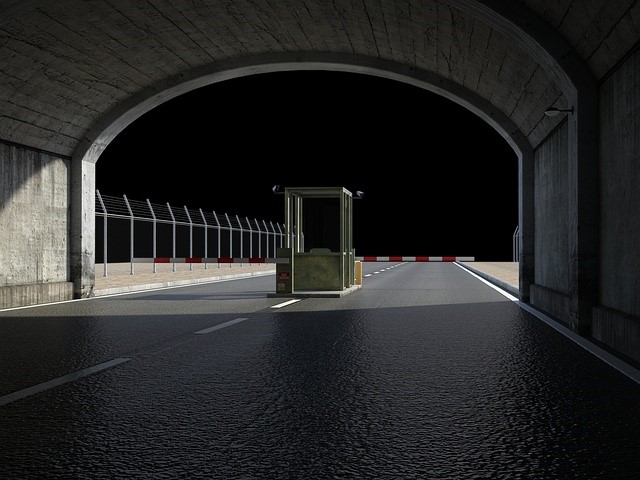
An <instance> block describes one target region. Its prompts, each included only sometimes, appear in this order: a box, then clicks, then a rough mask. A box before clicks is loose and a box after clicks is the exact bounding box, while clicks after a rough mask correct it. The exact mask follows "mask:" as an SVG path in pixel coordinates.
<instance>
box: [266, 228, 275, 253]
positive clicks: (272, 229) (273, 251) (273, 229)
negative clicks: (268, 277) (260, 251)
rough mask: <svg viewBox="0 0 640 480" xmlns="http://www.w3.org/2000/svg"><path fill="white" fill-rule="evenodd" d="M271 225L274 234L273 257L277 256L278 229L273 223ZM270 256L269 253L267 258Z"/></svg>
mask: <svg viewBox="0 0 640 480" xmlns="http://www.w3.org/2000/svg"><path fill="white" fill-rule="evenodd" d="M269 224H270V225H271V231H272V232H273V257H274V258H275V256H276V227H274V226H273V222H271V221H270V222H269ZM268 256H269V252H267V257H268Z"/></svg>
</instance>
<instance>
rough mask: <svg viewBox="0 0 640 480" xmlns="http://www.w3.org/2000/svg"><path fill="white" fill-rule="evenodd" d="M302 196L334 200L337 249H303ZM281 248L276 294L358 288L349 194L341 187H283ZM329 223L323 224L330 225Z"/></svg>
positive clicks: (324, 293) (319, 293)
mask: <svg viewBox="0 0 640 480" xmlns="http://www.w3.org/2000/svg"><path fill="white" fill-rule="evenodd" d="M305 199H338V201H337V202H336V201H335V200H334V201H333V204H336V203H337V204H338V205H339V206H338V208H339V215H337V216H336V217H337V218H339V221H338V223H339V225H333V229H334V231H335V229H336V228H337V229H338V230H339V237H338V238H339V242H338V243H339V248H338V249H337V250H336V249H335V248H334V249H331V248H324V247H315V248H311V249H309V251H305V249H304V225H303V218H304V215H303V213H304V210H303V209H304V204H305ZM284 203H285V233H284V234H285V247H284V248H279V249H278V250H277V253H276V256H277V258H276V262H277V263H276V295H279V296H314V295H315V296H341V295H343V294H345V293H350V292H351V291H353V290H355V289H357V288H359V287H360V286H361V282H359V283H358V282H356V278H355V251H354V249H353V196H352V194H351V192H349V191H348V190H347V189H345V188H343V187H300V188H285V191H284ZM330 227H331V226H323V228H330Z"/></svg>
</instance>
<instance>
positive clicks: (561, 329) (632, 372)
mask: <svg viewBox="0 0 640 480" xmlns="http://www.w3.org/2000/svg"><path fill="white" fill-rule="evenodd" d="M454 264H455V265H457V266H458V267H460V268H461V269H463V270H464V271H465V272H467V273H468V274H470V275H473V276H474V277H476V278H477V279H478V280H480V281H481V282H483V283H486V284H487V285H489V286H490V287H491V288H493V289H494V290H495V291H497V292H499V293H501V294H502V295H504V296H505V297H507V298H508V299H509V300H511V301H512V302H514V303H516V304H517V305H518V306H519V307H520V308H521V309H523V310H526V311H527V312H529V313H530V314H531V315H533V316H534V317H536V318H538V319H539V320H542V321H543V322H544V323H546V324H547V325H549V326H550V327H551V328H553V329H554V330H556V331H557V332H558V333H561V334H562V335H564V336H565V337H567V338H568V339H569V340H572V341H573V342H575V343H577V344H578V345H580V346H581V347H582V348H584V349H585V350H586V351H588V352H589V353H591V354H592V355H595V356H596V357H598V358H599V359H600V360H602V361H603V362H605V363H606V364H608V365H609V366H611V367H613V368H615V369H616V370H618V371H619V372H620V373H622V374H623V375H626V376H627V377H629V378H630V379H631V380H633V381H634V382H636V383H640V370H638V369H637V368H635V367H632V366H631V365H629V364H628V363H626V362H624V361H622V360H620V359H619V358H618V357H616V356H615V355H612V354H610V353H609V352H607V351H606V350H603V349H602V348H600V347H598V346H597V345H595V344H593V343H591V342H590V341H589V340H587V339H586V338H584V337H581V336H580V335H578V334H577V333H575V332H574V331H573V330H571V329H570V328H567V327H565V326H564V325H562V324H561V323H559V322H557V321H556V320H554V319H553V318H551V317H549V316H548V315H545V314H544V313H542V312H540V311H539V310H537V309H536V308H534V307H533V306H531V305H529V304H527V303H524V302H521V301H520V299H519V298H516V297H514V296H513V295H511V294H510V293H508V292H506V291H504V290H502V289H501V288H500V287H497V286H496V285H494V284H492V283H491V282H489V281H488V280H485V279H484V278H482V277H481V276H480V275H477V274H475V273H474V272H472V271H471V270H469V269H467V268H465V267H463V266H462V265H460V264H459V263H456V262H454Z"/></svg>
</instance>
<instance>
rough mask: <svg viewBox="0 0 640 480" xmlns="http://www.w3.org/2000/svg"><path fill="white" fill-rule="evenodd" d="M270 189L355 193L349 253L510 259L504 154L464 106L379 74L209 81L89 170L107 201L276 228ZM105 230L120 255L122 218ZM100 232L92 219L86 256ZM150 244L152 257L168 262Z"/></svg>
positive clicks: (512, 204)
mask: <svg viewBox="0 0 640 480" xmlns="http://www.w3.org/2000/svg"><path fill="white" fill-rule="evenodd" d="M274 184H279V185H282V186H296V187H297V186H331V187H333V186H343V187H346V188H348V189H350V190H352V191H353V192H355V191H356V190H361V191H363V192H365V198H363V199H362V201H358V202H355V205H354V220H353V221H354V246H355V249H356V253H357V254H359V255H428V256H429V255H431V256H460V255H466V256H474V257H475V259H476V260H480V261H482V260H486V261H511V260H512V254H513V251H512V240H513V233H514V230H515V229H516V227H517V225H518V160H517V156H516V154H515V152H514V151H513V150H512V148H511V147H510V146H509V145H508V143H507V142H506V141H505V140H504V139H503V138H502V137H501V136H500V134H499V133H498V132H497V131H495V130H494V129H493V128H492V127H491V126H490V125H488V124H487V123H486V122H485V121H484V120H482V119H481V118H480V117H478V116H476V115H475V114H473V113H472V112H470V111H468V110H467V109H465V108H464V107H462V106H460V105H458V104H456V103H454V102H453V101H451V100H449V99H447V98H444V97H442V96H439V95H437V94H435V93H433V92H430V91H427V90H425V89H422V88H419V87H417V86H414V85H409V84H406V83H402V82H399V81H395V80H391V79H387V78H383V77H378V76H373V75H365V74H360V73H347V72H335V71H306V70H305V71H286V72H269V73H261V74H256V75H250V76H245V77H240V78H235V79H231V80H225V81H221V82H218V83H214V84H212V85H209V86H207V87H202V88H199V89H196V90H193V91H191V92H188V93H186V94H183V95H181V96H179V97H177V98H175V99H173V100H170V101H167V102H165V103H163V104H161V105H159V106H157V107H155V108H154V109H153V110H151V111H149V112H148V113H146V114H144V115H143V116H141V117H140V118H138V119H137V120H136V121H135V122H133V123H132V124H130V125H129V126H128V127H127V128H126V129H124V130H123V131H122V132H121V133H120V134H119V135H118V136H117V137H116V138H115V139H114V140H113V141H112V142H111V143H110V144H109V146H108V147H107V148H106V149H105V151H104V152H103V153H102V155H101V156H100V158H99V160H98V162H97V165H96V186H97V189H98V190H99V191H100V192H101V193H102V194H105V195H111V196H123V195H126V196H127V197H128V198H129V199H132V200H135V201H141V202H145V201H147V200H149V201H150V202H152V203H158V204H167V203H168V204H170V205H171V206H174V207H176V208H178V209H182V208H184V207H188V208H189V209H192V208H193V209H196V210H197V209H203V210H204V211H215V212H217V214H222V215H224V214H228V215H229V216H230V217H232V218H233V217H235V216H236V215H238V216H239V217H240V218H248V219H252V218H255V219H260V220H261V221H262V219H264V220H266V221H272V222H273V223H281V222H282V221H283V205H282V197H280V196H277V195H273V193H272V192H271V187H272V185H274ZM316 223H317V222H316ZM108 228H109V238H110V240H109V241H108V243H109V252H108V258H109V261H127V260H128V259H129V246H128V243H127V242H129V233H128V232H129V228H130V225H129V222H128V221H126V220H119V221H111V220H110V223H109V227H108ZM319 228H320V230H319V232H318V235H319V236H322V235H324V234H323V233H322V231H321V230H322V229H321V227H319ZM102 229H103V222H102V221H96V237H95V238H96V249H95V251H96V262H97V263H101V262H102V261H103V242H104V239H103V237H104V235H103V231H102ZM142 231H145V230H144V228H143V229H142ZM146 232H147V233H146V235H147V236H148V235H150V233H149V232H150V230H149V229H148V228H147V229H146ZM177 234H178V235H179V236H183V237H184V236H186V235H189V233H188V229H184V228H183V229H178V232H177ZM137 235H138V236H140V235H145V234H144V233H143V234H140V233H138V234H137ZM164 235H165V237H167V238H168V236H169V235H171V233H170V232H168V231H167V232H164ZM112 238H113V239H114V240H111V239H112ZM225 239H226V237H225ZM324 240H325V239H324V238H322V237H321V239H320V241H324ZM223 241H225V240H223ZM229 241H233V240H229ZM179 243H181V244H182V245H185V244H186V243H187V242H186V241H182V242H179ZM161 244H162V242H159V244H158V245H159V246H158V248H164V251H162V252H157V253H156V254H157V255H160V256H165V255H166V256H171V252H170V251H168V245H167V244H165V245H164V246H162V245H161ZM145 245H147V246H148V245H149V242H148V241H146V242H145ZM136 248H137V249H139V248H140V247H136ZM183 250H184V248H183ZM236 250H237V248H236ZM199 254H200V255H202V253H199ZM177 255H178V256H190V254H189V252H187V251H182V252H181V253H178V254H177ZM136 256H151V252H149V251H148V248H142V250H138V251H137V252H136Z"/></svg>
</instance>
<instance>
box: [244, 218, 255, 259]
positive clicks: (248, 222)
mask: <svg viewBox="0 0 640 480" xmlns="http://www.w3.org/2000/svg"><path fill="white" fill-rule="evenodd" d="M244 218H245V220H246V221H247V226H248V227H249V258H253V230H252V229H251V222H250V221H249V217H244ZM249 265H251V261H249Z"/></svg>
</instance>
